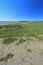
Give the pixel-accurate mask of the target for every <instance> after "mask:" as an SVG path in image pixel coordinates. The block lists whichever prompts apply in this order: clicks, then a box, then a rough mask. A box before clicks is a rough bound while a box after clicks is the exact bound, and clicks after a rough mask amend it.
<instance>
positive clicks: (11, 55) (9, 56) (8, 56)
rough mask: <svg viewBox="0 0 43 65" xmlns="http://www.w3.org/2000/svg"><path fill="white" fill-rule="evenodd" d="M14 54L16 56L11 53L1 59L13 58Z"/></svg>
mask: <svg viewBox="0 0 43 65" xmlns="http://www.w3.org/2000/svg"><path fill="white" fill-rule="evenodd" d="M13 56H14V54H12V53H9V54H8V55H6V56H5V57H2V58H0V61H7V60H8V59H9V58H12V57H13Z"/></svg>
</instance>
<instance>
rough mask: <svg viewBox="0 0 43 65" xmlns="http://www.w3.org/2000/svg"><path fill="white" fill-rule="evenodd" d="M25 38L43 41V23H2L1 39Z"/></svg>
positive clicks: (0, 26) (0, 29) (0, 24)
mask: <svg viewBox="0 0 43 65" xmlns="http://www.w3.org/2000/svg"><path fill="white" fill-rule="evenodd" d="M4 24H5V25H4ZM24 36H26V37H30V36H32V37H35V38H37V39H40V40H43V22H6V23H3V22H2V23H0V38H5V37H24Z"/></svg>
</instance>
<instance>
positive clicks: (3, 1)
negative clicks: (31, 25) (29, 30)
mask: <svg viewBox="0 0 43 65" xmlns="http://www.w3.org/2000/svg"><path fill="white" fill-rule="evenodd" d="M15 20H30V21H32V20H39V21H40V20H43V0H0V21H15Z"/></svg>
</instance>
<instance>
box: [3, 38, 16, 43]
mask: <svg viewBox="0 0 43 65" xmlns="http://www.w3.org/2000/svg"><path fill="white" fill-rule="evenodd" d="M15 41H17V38H16V37H15V38H14V37H5V38H4V39H3V44H10V43H12V42H15Z"/></svg>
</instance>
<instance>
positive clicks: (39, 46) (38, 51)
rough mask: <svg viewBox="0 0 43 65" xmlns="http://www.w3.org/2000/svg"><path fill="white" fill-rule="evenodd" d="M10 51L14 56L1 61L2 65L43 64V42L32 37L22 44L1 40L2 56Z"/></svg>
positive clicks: (0, 55) (0, 50)
mask: <svg viewBox="0 0 43 65" xmlns="http://www.w3.org/2000/svg"><path fill="white" fill-rule="evenodd" d="M8 53H13V54H14V56H13V57H12V58H10V59H8V60H7V62H4V61H0V65H43V42H41V41H38V40H36V39H35V38H30V39H28V40H27V41H25V42H23V43H22V44H20V45H18V46H17V45H16V42H14V43H12V44H9V45H4V44H2V41H1V40H0V58H1V57H3V56H6V55H7V54H8Z"/></svg>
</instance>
